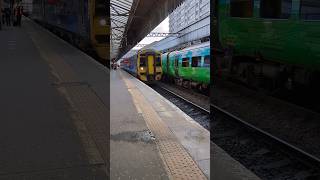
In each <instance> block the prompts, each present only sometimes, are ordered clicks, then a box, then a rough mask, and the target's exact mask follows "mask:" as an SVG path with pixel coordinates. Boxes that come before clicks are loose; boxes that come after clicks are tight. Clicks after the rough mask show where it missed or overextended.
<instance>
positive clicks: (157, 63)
mask: <svg viewBox="0 0 320 180" xmlns="http://www.w3.org/2000/svg"><path fill="white" fill-rule="evenodd" d="M156 66H161V58H160V57H156Z"/></svg>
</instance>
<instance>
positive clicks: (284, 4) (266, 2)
mask: <svg viewBox="0 0 320 180" xmlns="http://www.w3.org/2000/svg"><path fill="white" fill-rule="evenodd" d="M260 3H261V4H260V10H261V11H260V16H261V17H262V18H276V19H287V18H289V17H290V14H291V8H292V0H261V1H260Z"/></svg>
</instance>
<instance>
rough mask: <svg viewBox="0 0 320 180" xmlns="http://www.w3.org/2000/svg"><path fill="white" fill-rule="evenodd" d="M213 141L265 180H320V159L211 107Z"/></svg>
mask: <svg viewBox="0 0 320 180" xmlns="http://www.w3.org/2000/svg"><path fill="white" fill-rule="evenodd" d="M210 110H211V112H212V114H213V117H214V119H213V120H212V121H211V127H212V131H211V133H212V134H211V140H212V141H213V142H214V143H215V144H217V145H218V146H220V147H221V148H222V149H224V150H225V151H226V152H227V153H229V154H230V155H231V156H232V157H233V158H234V159H236V160H237V161H239V162H240V163H241V164H243V165H244V166H245V167H246V168H248V169H249V170H251V171H252V172H254V173H255V174H256V175H257V176H259V177H260V178H261V179H268V180H269V179H320V173H319V172H320V171H319V170H320V159H319V158H317V157H315V156H313V155H311V154H309V153H307V152H305V151H303V150H301V149H299V148H297V147H295V146H293V145H291V144H289V143H287V142H285V141H283V140H281V139H279V138H277V137H275V136H273V135H272V134H270V133H268V132H266V131H263V130H261V129H259V128H257V127H255V126H253V125H251V124H249V123H247V122H246V121H244V120H242V119H240V118H239V117H237V116H234V115H232V114H230V113H229V112H227V111H225V110H223V109H221V108H219V107H217V106H215V105H214V104H211V105H210Z"/></svg>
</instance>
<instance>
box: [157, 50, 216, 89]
mask: <svg viewBox="0 0 320 180" xmlns="http://www.w3.org/2000/svg"><path fill="white" fill-rule="evenodd" d="M205 55H210V47H205V48H199V49H195V50H193V49H191V50H187V51H184V50H182V51H174V52H171V53H170V54H169V67H168V70H164V71H163V72H164V74H167V75H169V76H171V77H179V78H183V79H186V80H192V81H195V82H199V83H204V84H209V83H210V67H209V66H208V67H191V58H192V57H194V56H203V57H204V56H205ZM185 57H189V59H190V63H189V67H182V58H185ZM203 57H202V60H201V62H202V63H201V65H203ZM175 59H178V62H179V63H178V68H175ZM162 67H163V69H166V68H167V64H166V63H165V62H164V61H163V66H162Z"/></svg>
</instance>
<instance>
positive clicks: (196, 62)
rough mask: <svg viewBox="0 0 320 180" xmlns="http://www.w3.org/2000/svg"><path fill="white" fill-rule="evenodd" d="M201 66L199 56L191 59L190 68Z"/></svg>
mask: <svg viewBox="0 0 320 180" xmlns="http://www.w3.org/2000/svg"><path fill="white" fill-rule="evenodd" d="M200 66H201V56H196V57H192V62H191V67H200Z"/></svg>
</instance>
